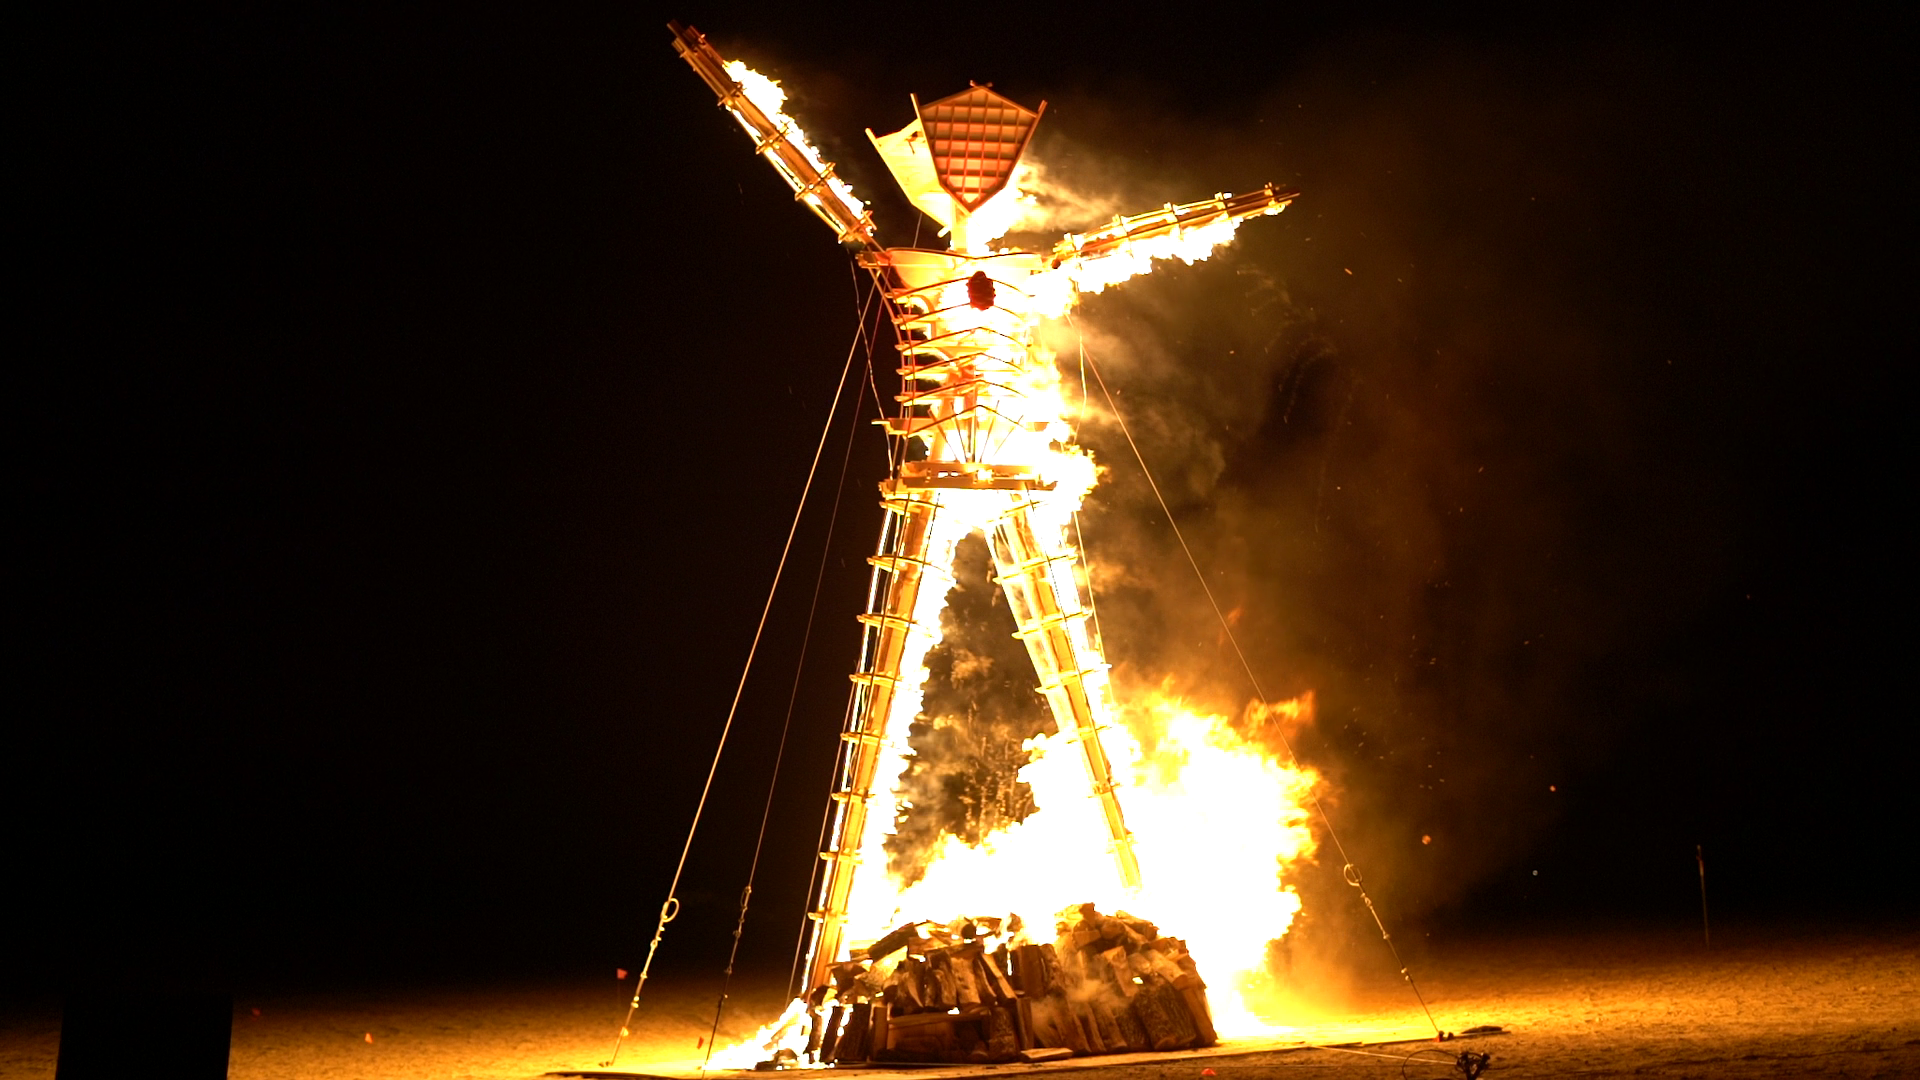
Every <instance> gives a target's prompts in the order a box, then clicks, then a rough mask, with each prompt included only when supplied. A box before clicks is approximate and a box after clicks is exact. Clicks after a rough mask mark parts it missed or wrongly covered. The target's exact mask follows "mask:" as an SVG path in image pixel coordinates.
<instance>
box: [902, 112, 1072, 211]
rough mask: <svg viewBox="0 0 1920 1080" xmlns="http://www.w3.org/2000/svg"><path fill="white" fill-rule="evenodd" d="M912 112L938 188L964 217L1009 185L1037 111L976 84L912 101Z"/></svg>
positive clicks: (1031, 133)
mask: <svg viewBox="0 0 1920 1080" xmlns="http://www.w3.org/2000/svg"><path fill="white" fill-rule="evenodd" d="M1044 107H1045V106H1044V105H1043V106H1042V108H1044ZM915 111H916V112H917V113H918V114H919V117H920V126H921V128H922V129H923V130H924V131H925V132H926V138H927V144H926V145H927V151H928V152H929V153H930V154H931V155H932V156H933V168H934V173H935V175H936V176H937V177H938V178H939V181H940V186H941V187H942V188H945V189H946V192H947V194H949V195H951V196H953V198H954V200H955V201H956V202H958V203H959V204H960V205H961V206H962V207H965V208H966V211H967V212H968V213H972V212H973V211H974V210H975V209H978V208H979V206H980V204H982V203H984V202H986V201H987V200H988V199H991V198H993V197H994V196H995V195H997V194H999V193H1000V189H1001V188H1004V187H1006V186H1007V180H1008V179H1009V178H1011V177H1012V176H1013V166H1014V164H1015V163H1016V162H1018V161H1019V160H1020V155H1021V154H1022V153H1023V152H1025V150H1026V148H1027V140H1028V139H1031V138H1032V137H1033V129H1034V126H1035V125H1036V124H1038V123H1039V122H1040V114H1039V113H1038V112H1035V111H1034V110H1032V109H1029V108H1026V107H1024V106H1022V105H1019V104H1018V103H1016V102H1014V101H1011V100H1009V99H1007V98H1005V97H1002V96H1001V95H999V94H996V93H994V92H993V89H992V88H991V87H986V86H980V85H978V84H975V85H973V86H970V87H968V88H967V89H965V90H962V91H961V92H960V93H958V94H955V95H953V96H952V97H944V98H941V99H940V100H939V101H935V102H932V103H931V104H927V105H921V104H919V103H918V102H915Z"/></svg>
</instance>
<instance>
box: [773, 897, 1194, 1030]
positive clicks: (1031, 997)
mask: <svg viewBox="0 0 1920 1080" xmlns="http://www.w3.org/2000/svg"><path fill="white" fill-rule="evenodd" d="M1055 930H1056V938H1055V940H1054V941H1053V942H1052V943H1034V942H1032V941H1031V940H1029V939H1028V938H1027V936H1026V935H1025V934H1024V933H1022V932H1021V927H1020V926H1019V921H1018V919H1017V918H1015V919H1013V920H1008V921H1005V922H1003V921H1002V920H999V919H983V918H967V919H956V920H954V921H953V922H951V923H948V924H944V925H942V924H937V923H909V924H907V925H906V926H902V927H900V928H899V929H896V930H895V931H893V932H892V933H890V934H888V935H886V936H885V937H883V938H881V939H880V940H879V941H876V942H874V944H873V945H872V946H870V947H868V948H867V949H866V950H864V953H863V954H856V955H857V956H858V957H859V958H858V959H856V960H853V961H850V962H848V963H845V964H841V965H839V966H837V967H836V968H834V970H833V982H832V987H831V991H832V999H833V1001H832V1004H831V1005H830V1006H829V1005H828V1004H827V1001H826V998H827V991H828V988H827V987H821V988H818V989H817V990H816V991H815V995H814V1000H813V1002H812V1004H813V1005H814V1006H815V1008H814V1013H815V1016H816V1023H815V1028H814V1036H813V1038H812V1039H810V1040H809V1047H808V1050H809V1054H810V1056H811V1057H812V1058H813V1059H814V1060H815V1061H818V1062H822V1063H827V1062H834V1063H841V1062H856V1061H898V1062H953V1063H974V1064H985V1063H1004V1062H1012V1061H1017V1060H1042V1059H1048V1058H1055V1057H1059V1056H1062V1055H1063V1054H1065V1053H1072V1054H1074V1055H1087V1054H1108V1053H1123V1052H1127V1051H1147V1050H1155V1051H1169V1050H1184V1049H1190V1048H1193V1047H1198V1046H1210V1045H1212V1044H1213V1043H1214V1042H1215V1041H1216V1037H1215V1034H1214V1030H1213V1023H1212V1017H1211V1016H1210V1014H1209V1013H1208V1011H1207V998H1206V983H1205V982H1203V981H1202V980H1201V978H1200V973H1199V970H1198V968H1197V966H1196V965H1195V964H1194V962H1193V957H1192V956H1191V955H1189V954H1188V952H1187V948H1186V944H1185V942H1183V941H1181V940H1180V939H1178V938H1173V937H1167V936H1163V935H1162V934H1161V933H1160V930H1159V928H1158V927H1156V926H1155V925H1154V924H1153V923H1151V922H1148V921H1147V920H1145V919H1140V918H1136V917H1134V916H1131V915H1128V914H1127V913H1125V912H1117V913H1115V914H1113V915H1103V914H1101V913H1100V912H1099V911H1097V910H1096V909H1095V908H1094V906H1093V905H1092V904H1083V905H1081V906H1079V907H1077V908H1072V909H1069V910H1067V911H1065V912H1062V913H1061V915H1060V917H1059V920H1058V922H1057V923H1056V926H1055ZM1003 936H1005V937H1010V938H1011V944H998V945H995V944H994V943H995V942H996V941H997V940H999V939H1001V938H1002V937H1003ZM895 954H900V955H899V956H898V957H897V959H896V958H895Z"/></svg>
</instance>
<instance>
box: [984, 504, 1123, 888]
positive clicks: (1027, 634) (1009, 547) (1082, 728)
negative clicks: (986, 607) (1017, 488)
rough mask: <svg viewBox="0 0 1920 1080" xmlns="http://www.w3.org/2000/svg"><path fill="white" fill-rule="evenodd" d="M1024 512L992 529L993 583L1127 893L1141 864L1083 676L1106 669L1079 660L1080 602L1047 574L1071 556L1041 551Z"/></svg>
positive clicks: (1099, 707) (1100, 706) (1097, 701)
mask: <svg viewBox="0 0 1920 1080" xmlns="http://www.w3.org/2000/svg"><path fill="white" fill-rule="evenodd" d="M1031 507H1032V504H1031V503H1030V502H1028V501H1027V500H1025V499H1021V500H1020V501H1019V502H1017V503H1016V504H1015V505H1014V507H1013V509H1011V510H1009V511H1008V512H1007V514H1006V515H1005V516H1004V517H1002V518H1001V519H1000V520H999V522H997V523H996V524H995V526H994V530H993V538H992V539H993V542H992V543H991V544H990V545H989V546H990V547H991V548H992V549H993V559H994V567H995V570H996V571H997V574H996V579H997V580H998V581H999V582H1000V587H1001V589H1002V590H1003V591H1004V592H1005V593H1006V597H1007V607H1008V608H1009V609H1011V610H1012V612H1013V616H1014V623H1015V625H1016V626H1017V627H1018V633H1017V634H1016V635H1015V636H1017V637H1019V638H1020V639H1021V640H1022V641H1024V642H1025V643H1026V646H1027V654H1028V656H1030V657H1031V658H1032V659H1033V668H1034V671H1035V672H1036V673H1037V674H1038V675H1039V676H1040V687H1039V689H1040V692H1041V695H1042V696H1043V697H1045V698H1046V701H1047V707H1048V708H1049V709H1051V710H1052V711H1053V718H1054V723H1055V724H1057V725H1058V726H1059V728H1060V730H1061V731H1062V732H1063V733H1071V734H1072V735H1073V736H1074V737H1075V741H1077V742H1078V743H1079V744H1080V750H1081V753H1082V755H1083V757H1084V760H1085V763H1086V767H1087V784H1088V787H1089V788H1090V789H1091V791H1092V794H1093V797H1094V798H1096V799H1098V800H1100V809H1101V813H1102V816H1104V817H1105V819H1106V822H1107V833H1108V835H1109V837H1111V839H1112V841H1113V844H1112V848H1113V857H1114V862H1115V864H1116V866H1117V867H1118V869H1119V872H1120V881H1121V883H1122V884H1123V885H1125V886H1126V887H1127V888H1129V889H1135V888H1139V886H1140V862H1139V858H1138V856H1137V855H1136V854H1135V853H1134V850H1133V833H1132V832H1131V831H1129V830H1128V829H1127V822H1126V817H1125V815H1124V814H1122V813H1121V810H1120V797H1119V795H1118V794H1116V792H1115V785H1114V780H1113V765H1112V763H1111V762H1110V761H1109V760H1108V758H1107V751H1106V747H1105V746H1104V745H1103V744H1102V743H1101V741H1100V729H1101V728H1102V727H1103V726H1105V725H1104V724H1103V722H1102V720H1103V717H1102V715H1101V713H1102V712H1103V711H1104V710H1105V709H1106V707H1107V705H1106V702H1105V701H1104V700H1103V699H1102V698H1101V697H1100V696H1099V695H1098V694H1096V693H1095V692H1094V691H1093V690H1092V689H1090V688H1089V686H1088V683H1087V677H1088V676H1090V675H1094V674H1097V673H1104V672H1105V670H1106V665H1105V663H1103V662H1099V661H1098V659H1097V655H1086V656H1083V655H1082V653H1083V652H1084V653H1087V654H1093V653H1094V649H1093V646H1092V643H1091V642H1089V641H1087V640H1086V638H1085V633H1084V629H1083V630H1082V632H1081V634H1080V635H1079V636H1078V640H1077V641H1076V635H1075V634H1074V633H1073V632H1072V631H1073V630H1074V629H1075V628H1080V627H1083V620H1082V619H1081V618H1079V614H1080V613H1079V598H1078V597H1077V596H1076V597H1074V598H1073V601H1072V603H1071V604H1067V603H1063V602H1062V597H1061V596H1060V594H1059V591H1058V590H1057V589H1056V588H1055V586H1054V580H1053V577H1052V576H1051V575H1050V574H1049V573H1048V570H1049V569H1050V568H1051V567H1052V566H1053V564H1055V563H1056V562H1060V561H1063V560H1070V559H1074V558H1076V556H1074V555H1072V554H1069V553H1067V552H1064V551H1050V550H1048V548H1047V545H1045V544H1044V543H1043V542H1042V541H1041V539H1040V537H1039V536H1038V535H1037V534H1036V532H1035V530H1034V527H1033V517H1032V513H1031ZM1055 546H1056V547H1057V546H1058V545H1055ZM1089 660H1092V661H1095V662H1093V663H1088V662H1087V661H1089Z"/></svg>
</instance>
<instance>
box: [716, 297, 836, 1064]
mask: <svg viewBox="0 0 1920 1080" xmlns="http://www.w3.org/2000/svg"><path fill="white" fill-rule="evenodd" d="M868 300H869V301H871V300H872V296H871V295H869V296H868ZM866 317H867V313H866V312H865V311H862V312H861V313H860V322H861V325H862V328H863V329H864V327H865V324H866ZM861 340H862V341H863V342H865V343H866V345H867V355H868V356H869V357H871V356H872V355H873V345H872V342H871V341H870V340H869V339H867V338H866V336H865V335H864V334H862V335H861ZM840 386H841V390H842V393H844V392H845V389H846V380H845V379H844V378H842V379H841V382H840ZM853 394H854V402H853V408H852V409H851V410H849V415H850V416H852V417H853V420H854V423H855V424H856V425H857V424H858V423H859V420H860V406H861V404H862V403H863V402H864V401H865V400H866V396H867V388H866V385H865V384H864V383H861V382H859V381H858V380H855V381H854V384H853ZM828 423H829V424H831V423H832V416H831V413H829V416H828ZM856 434H858V431H857V429H856V430H852V431H848V432H847V450H846V453H845V454H844V455H842V456H841V459H840V480H839V483H838V484H836V485H835V487H834V489H833V504H832V512H831V513H830V514H829V515H828V516H827V538H826V540H825V541H823V542H822V543H821V545H820V566H819V568H818V569H817V570H816V571H815V572H814V575H813V599H812V600H811V601H809V602H808V604H807V623H806V629H805V630H804V631H802V633H801V635H800V657H799V659H798V660H796V661H794V665H793V687H792V689H791V690H789V691H788V693H787V715H786V717H785V719H783V720H781V721H780V748H779V749H778V750H777V751H775V753H774V755H773V776H772V777H770V778H769V779H768V780H767V801H766V804H765V805H764V806H762V807H761V809H760V834H759V835H758V836H757V837H755V838H754V841H753V861H752V862H751V863H749V864H748V866H747V884H746V888H745V889H743V890H742V891H741V893H740V920H739V922H737V923H736V924H735V925H734V928H733V949H732V951H730V952H729V953H728V954H727V970H726V975H725V977H724V978H723V979H722V980H721V983H720V1000H719V1002H717V1003H716V1004H715V1005H714V1008H713V1027H712V1028H711V1029H710V1030H709V1031H708V1032H707V1054H706V1057H704V1058H702V1059H701V1061H700V1071H701V1072H702V1073H704V1072H706V1071H707V1065H708V1063H710V1062H711V1061H713V1040H714V1038H715V1037H716V1036H718V1035H719V1034H720V1017H721V1014H723V1013H724V1012H725V1011H726V1008H727V995H728V992H729V991H730V989H731V988H732V986H733V965H734V962H735V961H736V960H738V959H739V957H740V937H741V935H742V934H743V933H745V931H746V928H747V904H748V903H749V901H751V900H752V898H753V882H754V878H755V877H757V876H758V874H759V872H760V853H761V851H762V850H763V849H764V848H765V847H766V843H767V822H768V821H770V820H772V818H773V795H774V791H775V790H776V789H777V788H778V787H779V785H780V765H781V763H782V762H784V761H785V760H786V757H787V735H788V733H789V732H791V731H792V730H793V710H794V707H795V706H796V705H797V704H798V703H799V701H800V679H801V676H802V675H803V674H805V672H806V669H807V649H808V647H809V646H810V645H812V644H813V621H814V616H815V615H817V614H818V613H819V611H820V590H821V587H822V585H823V584H824V583H825V582H826V579H827V559H828V558H829V557H830V556H832V554H833V533H834V527H835V526H836V525H838V524H839V522H840V499H841V496H842V495H844V494H845V493H846V490H847V470H848V468H849V467H851V466H852V464H853V444H854V441H855V439H854V436H855V435H856Z"/></svg>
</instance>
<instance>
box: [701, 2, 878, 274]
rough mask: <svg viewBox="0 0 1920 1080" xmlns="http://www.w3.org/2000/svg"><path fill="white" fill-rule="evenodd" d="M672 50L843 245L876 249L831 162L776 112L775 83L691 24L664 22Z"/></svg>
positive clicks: (868, 225) (869, 223)
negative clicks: (710, 41) (729, 55)
mask: <svg viewBox="0 0 1920 1080" xmlns="http://www.w3.org/2000/svg"><path fill="white" fill-rule="evenodd" d="M667 29H669V30H671V31H673V47H674V50H675V51H677V52H678V53H679V54H680V58H681V59H683V60H685V61H686V62H687V65H688V66H689V67H691V68H693V70H694V72H695V73H697V74H698V75H699V76H700V77H701V78H702V79H704V80H706V83H707V85H708V86H709V87H711V88H712V90H713V92H714V94H715V95H716V96H718V97H719V99H720V107H721V108H723V109H725V110H727V111H728V112H730V113H732V114H733V118H734V119H735V120H738V121H740V126H741V127H743V128H745V129H746V132H747V134H748V135H749V136H751V137H752V139H753V141H754V149H755V150H757V151H758V152H759V153H760V154H761V156H763V157H765V158H766V159H767V161H768V162H770V163H771V164H772V165H773V167H774V169H775V171H777V172H779V174H780V176H781V177H782V178H783V179H784V180H786V182H787V185H788V186H789V187H791V188H793V191H794V198H795V199H798V200H799V201H800V202H802V203H805V204H806V205H807V208H808V209H810V210H812V211H813V212H814V214H815V215H817V216H818V217H819V218H820V220H821V221H824V222H826V223H827V227H828V228H830V229H832V230H833V232H834V235H835V236H838V237H839V238H840V239H841V241H842V242H846V243H855V244H859V245H860V246H861V247H864V248H867V249H869V250H873V251H878V250H880V243H879V241H877V240H875V239H874V238H873V218H872V216H871V215H870V214H868V213H867V209H866V206H865V205H864V204H863V203H861V201H860V200H859V198H857V197H856V196H855V195H854V194H853V189H852V188H850V187H848V186H847V183H846V181H844V180H842V179H840V178H839V177H838V176H835V175H834V173H833V163H832V162H830V161H826V160H824V159H823V158H821V156H820V152H819V151H818V150H815V149H814V148H813V146H812V145H811V144H810V143H808V142H807V136H806V133H805V132H803V131H801V130H800V126H799V125H798V124H796V123H794V122H793V120H792V118H790V117H788V116H787V115H786V114H785V113H783V112H781V111H780V106H781V104H782V103H783V101H784V100H785V95H784V94H782V93H781V92H780V89H779V87H778V86H777V85H776V84H775V83H774V82H773V80H771V79H768V78H766V77H765V76H763V75H760V74H758V73H756V72H755V71H753V70H752V69H751V68H748V67H747V66H746V65H745V64H742V63H740V62H739V61H728V60H727V59H726V58H725V57H722V56H721V55H720V54H719V53H718V52H716V51H715V50H714V48H713V46H712V45H709V44H707V37H706V35H705V34H702V33H701V32H700V31H698V30H695V29H694V28H693V27H691V26H683V25H681V24H680V23H677V22H670V23H668V24H667Z"/></svg>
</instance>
